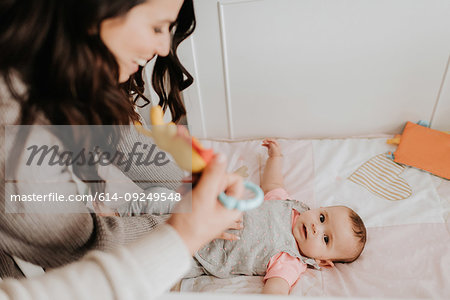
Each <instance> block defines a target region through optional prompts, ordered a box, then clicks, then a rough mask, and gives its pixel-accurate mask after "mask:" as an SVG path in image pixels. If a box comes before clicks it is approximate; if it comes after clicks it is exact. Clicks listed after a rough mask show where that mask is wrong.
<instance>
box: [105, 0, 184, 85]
mask: <svg viewBox="0 0 450 300" xmlns="http://www.w3.org/2000/svg"><path fill="white" fill-rule="evenodd" d="M183 1H184V0H147V1H145V2H144V3H142V4H139V5H136V6H135V7H133V8H132V9H131V10H129V11H128V12H127V14H126V15H123V16H120V17H114V18H110V19H105V20H104V21H103V22H102V23H101V24H100V37H101V39H102V41H103V43H105V45H106V47H108V49H109V51H111V53H112V54H113V55H114V56H115V58H116V60H117V63H118V65H119V72H120V75H119V82H125V81H127V80H128V78H129V77H130V75H132V74H133V73H135V72H136V71H137V70H138V67H139V65H142V66H143V65H145V64H146V63H147V61H149V60H150V59H152V58H153V57H154V56H155V55H159V56H167V55H168V54H169V51H170V46H171V42H172V37H171V34H170V25H171V24H172V23H174V22H175V20H176V18H177V16H178V12H179V11H180V8H181V6H182V4H183Z"/></svg>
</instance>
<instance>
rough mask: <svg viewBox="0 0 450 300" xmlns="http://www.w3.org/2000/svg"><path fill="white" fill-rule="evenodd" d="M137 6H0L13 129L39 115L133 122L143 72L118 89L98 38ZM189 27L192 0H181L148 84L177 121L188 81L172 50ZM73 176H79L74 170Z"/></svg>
mask: <svg viewBox="0 0 450 300" xmlns="http://www.w3.org/2000/svg"><path fill="white" fill-rule="evenodd" d="M149 1H151V0H149ZM142 2H145V0H64V1H61V0H46V1H35V0H21V1H18V0H2V1H1V2H0V49H1V55H0V75H2V77H3V79H4V81H5V83H6V86H7V87H8V89H9V90H10V93H11V95H12V96H13V97H14V98H15V99H16V100H17V101H18V102H19V103H20V106H21V112H20V119H19V121H18V123H19V124H22V125H28V124H33V123H34V122H35V119H36V116H37V113H38V112H42V113H43V114H44V115H45V117H46V118H47V119H48V120H49V121H50V122H51V124H54V125H129V124H130V122H134V121H138V119H139V116H138V114H137V113H136V111H135V110H134V105H133V103H132V102H131V101H130V99H131V98H130V97H131V95H133V94H134V95H135V96H136V97H135V99H134V100H135V101H136V100H137V98H138V97H143V98H144V99H145V100H147V99H146V98H145V97H144V96H143V92H144V82H143V80H142V68H140V69H139V71H138V72H137V73H136V74H135V75H134V76H132V77H131V78H130V79H129V80H128V81H127V82H126V83H125V84H119V66H118V64H117V62H116V60H115V58H114V56H113V54H112V53H111V52H110V51H109V50H108V48H107V47H106V46H105V45H104V43H103V42H102V40H101V39H100V23H101V22H102V21H103V20H105V19H107V18H112V17H118V16H121V15H124V14H126V13H127V12H128V11H129V10H130V9H131V8H132V7H134V6H136V5H138V4H140V3H142ZM194 28H195V16H194V10H193V4H192V0H185V1H184V3H183V5H182V8H181V10H180V13H179V15H178V18H177V20H176V22H175V24H174V37H173V44H172V47H171V51H170V54H169V56H168V57H158V58H157V62H156V66H155V69H154V74H153V79H152V81H153V84H154V86H155V90H156V91H157V93H158V94H159V96H160V104H161V105H162V106H163V107H164V108H167V107H169V108H170V110H171V112H172V116H173V119H174V120H175V121H176V120H179V118H180V117H181V116H183V115H184V114H185V112H186V111H185V108H184V105H183V102H182V101H181V95H180V91H182V90H183V89H184V88H186V87H187V86H189V85H190V84H191V83H192V77H191V75H190V74H189V73H188V72H187V71H186V69H184V67H183V66H182V65H181V64H180V62H179V60H178V58H177V55H176V50H177V47H178V45H179V44H180V42H181V41H183V40H184V39H186V38H187V37H188V36H189V35H190V34H191V33H192V32H193V30H194ZM184 76H186V77H187V79H186V80H185V79H184ZM16 79H19V80H20V81H21V82H23V83H24V84H25V87H26V93H20V92H18V91H17V89H16V87H15V82H14V81H15V80H16ZM147 101H148V100H147ZM62 138H63V139H64V138H67V137H62ZM86 140H89V139H87V138H86V137H83V139H82V140H81V138H80V143H82V142H84V143H88V142H86ZM105 140H110V141H111V140H112V139H111V137H105ZM71 142H73V141H71ZM74 171H75V173H76V174H77V175H79V174H78V173H79V170H78V171H77V170H75V169H74ZM79 177H80V176H79Z"/></svg>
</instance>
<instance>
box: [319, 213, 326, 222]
mask: <svg viewBox="0 0 450 300" xmlns="http://www.w3.org/2000/svg"><path fill="white" fill-rule="evenodd" d="M319 220H320V223H323V222H325V216H324V215H322V214H320V217H319Z"/></svg>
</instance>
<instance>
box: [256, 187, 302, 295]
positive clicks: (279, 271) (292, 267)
mask: <svg viewBox="0 0 450 300" xmlns="http://www.w3.org/2000/svg"><path fill="white" fill-rule="evenodd" d="M289 198H290V196H289V194H288V193H287V192H286V191H285V190H284V189H283V188H276V189H274V190H271V191H269V192H268V193H266V194H265V195H264V200H285V199H289ZM299 215H300V213H299V212H297V211H296V210H295V209H293V210H292V227H294V224H295V221H296V220H297V218H298V216H299ZM306 268H307V266H306V264H304V263H303V262H302V261H301V260H300V259H298V258H297V257H293V256H291V255H289V254H287V253H286V252H280V253H277V254H275V255H274V256H272V257H271V258H270V260H269V263H268V264H267V272H266V276H264V281H266V280H267V279H269V278H274V277H280V278H283V279H284V280H286V281H287V283H288V284H289V287H292V286H293V285H294V284H295V282H297V280H298V278H299V277H300V274H302V273H303V272H305V271H306Z"/></svg>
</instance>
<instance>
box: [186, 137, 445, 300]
mask: <svg viewBox="0 0 450 300" xmlns="http://www.w3.org/2000/svg"><path fill="white" fill-rule="evenodd" d="M202 143H203V144H204V146H205V147H211V148H213V149H215V150H216V151H218V152H222V153H224V154H226V155H227V156H228V158H229V170H230V171H234V170H236V169H238V168H240V167H242V166H244V168H247V173H248V177H247V178H246V179H247V180H251V181H253V182H255V183H259V182H260V176H261V174H262V173H261V172H262V170H263V168H264V163H265V160H266V158H267V155H266V150H265V148H263V147H261V146H260V144H261V141H260V140H253V141H242V142H218V141H202ZM279 143H280V145H281V147H282V149H283V153H284V156H285V162H284V167H283V173H284V175H285V185H286V190H287V191H288V192H289V193H290V194H291V195H292V196H293V198H294V199H297V200H300V201H303V202H305V203H307V204H308V205H310V206H311V207H313V208H314V207H319V206H329V205H336V204H342V205H347V206H349V207H351V208H353V209H354V210H355V211H357V212H358V213H359V214H360V216H361V217H362V218H363V220H364V221H365V224H366V226H367V228H368V241H367V244H366V249H365V250H364V252H363V253H362V255H361V257H360V258H359V259H358V260H357V261H355V262H354V263H351V264H337V266H336V267H335V268H334V269H326V270H323V271H316V270H307V272H306V273H304V274H303V275H302V276H301V278H300V279H299V280H298V282H297V284H296V285H295V286H294V287H293V289H292V291H291V294H292V295H305V296H356V297H358V296H359V297H365V296H377V297H399V298H411V297H412V298H416V297H417V298H429V297H432V298H447V299H448V298H450V284H449V283H450V268H449V266H450V233H449V232H450V230H449V229H450V228H449V226H448V218H449V215H450V183H449V181H448V180H443V179H440V178H438V177H436V176H433V175H431V174H429V173H426V172H424V171H420V170H417V169H414V168H410V167H406V168H405V170H404V171H403V172H402V173H401V174H400V176H401V177H403V178H404V179H405V180H406V182H407V183H408V184H409V185H410V187H411V188H412V195H411V196H410V197H409V198H407V199H403V200H398V201H390V200H387V199H384V198H381V197H380V196H377V195H375V194H372V193H371V192H369V191H368V190H367V189H365V188H364V187H362V186H360V185H358V184H356V183H354V182H351V181H350V180H348V179H347V178H348V177H349V176H350V175H351V174H352V173H353V172H354V171H355V170H357V169H358V168H359V167H360V166H361V165H362V164H363V163H365V162H366V161H368V160H369V159H371V158H372V157H374V156H376V155H378V154H380V153H384V152H388V151H394V150H395V147H393V146H390V145H387V144H386V138H372V139H334V140H279ZM261 288H262V279H261V278H260V277H244V276H239V277H235V278H230V279H218V278H213V277H209V276H202V277H198V278H194V279H187V280H183V282H182V285H181V291H208V292H227V293H228V292H229V293H258V292H260V291H261Z"/></svg>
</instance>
